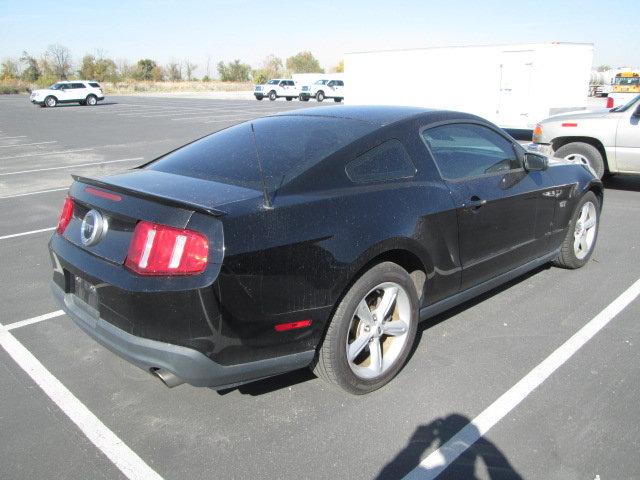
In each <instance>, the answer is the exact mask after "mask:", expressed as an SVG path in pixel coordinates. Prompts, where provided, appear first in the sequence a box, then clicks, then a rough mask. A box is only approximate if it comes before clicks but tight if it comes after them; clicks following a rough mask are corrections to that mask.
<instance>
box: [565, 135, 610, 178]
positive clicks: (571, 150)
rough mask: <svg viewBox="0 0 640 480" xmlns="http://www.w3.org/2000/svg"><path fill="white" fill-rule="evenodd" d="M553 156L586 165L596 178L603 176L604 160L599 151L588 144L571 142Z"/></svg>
mask: <svg viewBox="0 0 640 480" xmlns="http://www.w3.org/2000/svg"><path fill="white" fill-rule="evenodd" d="M555 156H556V157H560V158H564V159H567V160H570V161H572V162H576V163H582V164H583V165H587V166H588V167H590V168H591V170H593V171H594V173H595V175H596V177H598V178H602V176H603V175H604V159H603V158H602V154H601V153H600V151H599V150H598V149H597V148H596V147H594V146H593V145H591V144H589V143H584V142H571V143H567V144H566V145H564V146H562V147H560V148H559V149H558V150H556V151H555Z"/></svg>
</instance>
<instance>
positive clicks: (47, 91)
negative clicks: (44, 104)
mask: <svg viewBox="0 0 640 480" xmlns="http://www.w3.org/2000/svg"><path fill="white" fill-rule="evenodd" d="M54 91H55V90H51V89H49V88H38V89H36V90H31V93H36V94H41V95H44V94H47V93H51V92H54Z"/></svg>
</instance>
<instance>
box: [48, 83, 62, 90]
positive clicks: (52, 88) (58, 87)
mask: <svg viewBox="0 0 640 480" xmlns="http://www.w3.org/2000/svg"><path fill="white" fill-rule="evenodd" d="M65 85H66V83H54V84H53V85H51V86H50V87H49V89H50V90H60V89H61V88H62V87H64V86H65Z"/></svg>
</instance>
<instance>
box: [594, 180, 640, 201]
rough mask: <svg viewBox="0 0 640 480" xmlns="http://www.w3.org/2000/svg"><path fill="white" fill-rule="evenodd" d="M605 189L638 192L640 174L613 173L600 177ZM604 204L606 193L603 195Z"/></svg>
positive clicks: (639, 189) (639, 188)
mask: <svg viewBox="0 0 640 480" xmlns="http://www.w3.org/2000/svg"><path fill="white" fill-rule="evenodd" d="M602 181H603V182H604V188H605V190H606V189H608V188H610V189H612V190H627V191H629V192H640V175H613V176H608V177H605V178H603V179H602ZM604 201H605V205H606V202H607V193H606V192H605V197H604Z"/></svg>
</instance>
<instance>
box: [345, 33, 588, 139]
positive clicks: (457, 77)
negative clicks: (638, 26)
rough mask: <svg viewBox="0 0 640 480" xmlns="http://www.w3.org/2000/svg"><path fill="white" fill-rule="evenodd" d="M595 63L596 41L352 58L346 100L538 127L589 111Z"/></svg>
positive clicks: (509, 125)
mask: <svg viewBox="0 0 640 480" xmlns="http://www.w3.org/2000/svg"><path fill="white" fill-rule="evenodd" d="M592 62H593V45H592V44H585V43H558V42H553V43H542V44H523V45H488V46H467V47H441V48H417V49H408V50H386V51H375V52H358V53H348V54H346V55H345V59H344V66H345V101H346V103H347V104H350V105H374V104H376V105H409V106H420V107H428V108H441V109H448V110H458V111H463V112H470V113H474V114H476V115H479V116H481V117H484V118H487V119H488V120H491V121H492V122H494V123H496V124H497V125H499V126H501V127H505V128H533V127H534V126H535V124H536V123H537V122H538V121H539V120H542V119H544V118H547V117H549V116H550V115H553V114H556V113H562V112H565V111H570V110H579V109H583V108H585V106H586V104H587V95H588V93H589V79H590V76H591V64H592Z"/></svg>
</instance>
